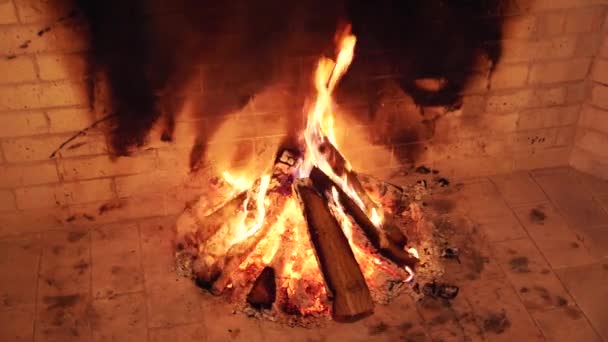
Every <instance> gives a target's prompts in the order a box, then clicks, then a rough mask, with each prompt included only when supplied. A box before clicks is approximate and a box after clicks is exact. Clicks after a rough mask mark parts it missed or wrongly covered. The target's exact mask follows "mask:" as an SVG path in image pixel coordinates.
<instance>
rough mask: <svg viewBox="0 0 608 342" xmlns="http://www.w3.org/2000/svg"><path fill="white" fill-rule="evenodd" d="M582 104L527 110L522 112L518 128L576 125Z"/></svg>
mask: <svg viewBox="0 0 608 342" xmlns="http://www.w3.org/2000/svg"><path fill="white" fill-rule="evenodd" d="M579 110H580V106H568V107H548V108H538V109H533V110H527V111H524V112H522V113H521V115H520V116H519V121H518V122H517V128H518V129H519V130H530V129H537V128H548V127H558V126H569V125H574V124H576V122H577V119H578V113H579Z"/></svg>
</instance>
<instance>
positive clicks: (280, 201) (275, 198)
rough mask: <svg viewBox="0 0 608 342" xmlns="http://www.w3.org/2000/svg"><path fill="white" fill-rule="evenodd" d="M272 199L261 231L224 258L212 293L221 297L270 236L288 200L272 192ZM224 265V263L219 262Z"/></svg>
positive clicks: (237, 245)
mask: <svg viewBox="0 0 608 342" xmlns="http://www.w3.org/2000/svg"><path fill="white" fill-rule="evenodd" d="M267 196H268V197H267V198H268V199H270V203H272V204H271V205H269V207H268V209H267V210H266V219H265V220H264V223H263V224H262V227H260V228H259V230H258V231H257V232H256V233H255V234H253V235H252V236H250V237H249V238H247V239H245V240H244V241H242V242H240V243H238V244H236V245H234V246H232V247H230V249H229V250H228V252H227V253H226V254H225V256H224V260H223V267H222V268H221V271H220V275H219V276H218V277H217V279H215V281H214V282H213V285H212V286H211V293H213V294H216V295H219V294H221V293H222V292H223V291H224V289H225V288H226V286H227V285H228V284H229V283H230V279H231V276H232V274H233V273H234V271H235V270H236V269H237V268H238V267H239V265H241V264H242V263H243V261H245V259H246V258H247V257H248V256H249V255H250V254H251V253H252V252H253V250H254V249H255V247H256V246H257V245H258V244H259V243H260V241H262V239H263V238H264V237H265V236H266V235H267V234H268V231H269V230H270V228H272V226H273V225H274V223H275V222H276V221H277V218H278V215H279V214H280V213H281V212H282V211H283V209H284V208H285V202H286V200H287V198H286V197H285V196H283V195H281V194H280V193H277V192H272V193H269V194H268V195H267ZM218 263H220V264H222V262H220V261H218Z"/></svg>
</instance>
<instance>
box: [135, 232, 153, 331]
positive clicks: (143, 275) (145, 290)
mask: <svg viewBox="0 0 608 342" xmlns="http://www.w3.org/2000/svg"><path fill="white" fill-rule="evenodd" d="M136 222H137V223H136V224H137V242H138V248H139V253H138V257H139V269H140V272H141V282H142V285H143V295H144V303H143V304H144V315H145V318H146V339H147V341H150V314H149V313H148V300H149V299H150V298H149V297H148V286H147V284H146V272H145V269H144V255H143V254H144V249H143V246H142V234H141V220H138V221H136Z"/></svg>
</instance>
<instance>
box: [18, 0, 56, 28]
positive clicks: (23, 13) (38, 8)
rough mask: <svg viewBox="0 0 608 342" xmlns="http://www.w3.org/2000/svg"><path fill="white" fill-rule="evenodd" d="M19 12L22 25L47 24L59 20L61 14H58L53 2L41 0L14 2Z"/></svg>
mask: <svg viewBox="0 0 608 342" xmlns="http://www.w3.org/2000/svg"><path fill="white" fill-rule="evenodd" d="M14 1H15V5H16V6H17V9H18V10H19V19H20V20H21V22H22V23H32V22H45V21H47V22H48V21H51V20H57V18H59V17H61V14H59V13H57V11H56V9H55V8H54V7H53V6H52V2H51V1H40V0H14Z"/></svg>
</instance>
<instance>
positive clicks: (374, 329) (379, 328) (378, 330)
mask: <svg viewBox="0 0 608 342" xmlns="http://www.w3.org/2000/svg"><path fill="white" fill-rule="evenodd" d="M388 328H389V326H388V325H387V324H386V323H384V322H379V323H378V324H374V325H372V326H370V327H369V329H368V334H369V335H371V336H375V335H380V334H382V333H383V332H386V331H387V330H388Z"/></svg>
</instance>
